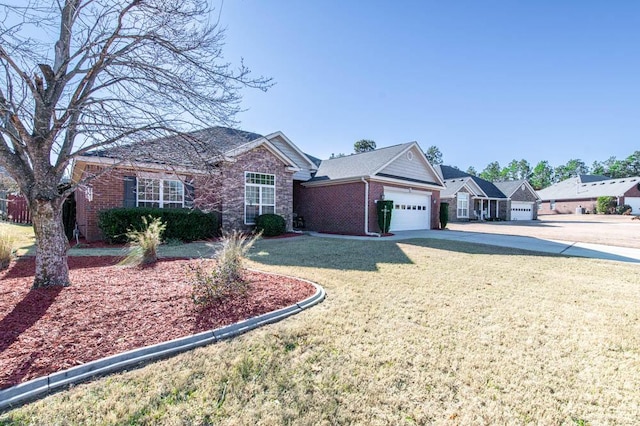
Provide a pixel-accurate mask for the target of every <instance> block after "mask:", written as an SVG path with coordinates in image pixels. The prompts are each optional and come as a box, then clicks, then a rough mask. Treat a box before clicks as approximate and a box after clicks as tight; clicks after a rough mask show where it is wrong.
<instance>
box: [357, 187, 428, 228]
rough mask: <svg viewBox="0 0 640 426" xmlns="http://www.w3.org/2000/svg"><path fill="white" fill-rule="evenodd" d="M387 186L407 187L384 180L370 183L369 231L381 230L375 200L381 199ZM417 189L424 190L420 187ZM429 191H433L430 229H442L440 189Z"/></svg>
mask: <svg viewBox="0 0 640 426" xmlns="http://www.w3.org/2000/svg"><path fill="white" fill-rule="evenodd" d="M385 186H386V187H389V188H407V186H402V185H393V184H388V183H382V182H371V183H370V184H369V232H380V228H379V227H378V216H377V214H378V213H377V209H376V204H375V201H376V200H379V199H380V196H381V195H382V194H383V193H384V187H385ZM415 189H416V190H420V191H422V190H421V189H419V188H415ZM427 192H431V205H430V206H429V208H430V209H431V210H430V213H431V218H430V221H431V223H430V224H429V226H430V229H440V191H433V190H432V191H427ZM434 200H435V203H434Z"/></svg>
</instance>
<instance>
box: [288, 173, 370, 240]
mask: <svg viewBox="0 0 640 426" xmlns="http://www.w3.org/2000/svg"><path fill="white" fill-rule="evenodd" d="M364 189H365V188H364V183H362V182H353V183H345V184H342V185H329V186H315V187H302V186H301V185H300V184H297V185H296V189H295V195H296V197H295V200H296V201H295V210H296V213H297V214H298V215H300V216H303V217H304V219H305V225H306V229H308V230H310V231H324V232H340V233H345V234H359V235H360V234H363V233H364V210H363V205H364ZM370 200H371V195H370ZM374 211H375V210H374Z"/></svg>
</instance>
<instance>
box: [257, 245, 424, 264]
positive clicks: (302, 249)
mask: <svg viewBox="0 0 640 426" xmlns="http://www.w3.org/2000/svg"><path fill="white" fill-rule="evenodd" d="M250 258H251V260H253V261H255V262H257V263H262V264H265V265H276V266H278V265H282V266H284V265H286V266H299V267H309V268H327V269H339V270H351V271H377V270H378V264H381V263H393V264H412V263H413V261H412V260H411V259H409V257H407V255H406V254H405V253H404V252H403V251H402V250H401V249H400V248H399V247H398V245H397V244H396V243H395V242H394V241H358V240H338V239H335V238H318V237H299V238H289V239H282V240H268V241H265V240H260V241H258V242H257V243H256V245H255V246H254V248H253V250H252V251H251V254H250Z"/></svg>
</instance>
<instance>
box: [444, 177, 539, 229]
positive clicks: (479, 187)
mask: <svg viewBox="0 0 640 426" xmlns="http://www.w3.org/2000/svg"><path fill="white" fill-rule="evenodd" d="M436 170H437V171H438V174H439V175H440V176H441V177H442V178H443V180H444V183H445V186H446V189H445V190H444V191H442V193H441V195H440V198H441V200H442V202H447V203H449V220H450V221H452V222H456V221H459V222H463V221H469V220H495V219H498V220H534V219H537V218H538V214H537V204H536V202H537V201H538V197H537V195H536V192H535V191H534V189H533V188H532V187H531V185H530V184H529V183H528V182H527V181H526V180H517V181H506V182H497V183H493V182H489V181H487V180H485V179H482V178H480V177H478V176H472V175H470V174H469V173H465V172H463V171H462V170H459V169H456V168H455V167H451V166H437V168H436Z"/></svg>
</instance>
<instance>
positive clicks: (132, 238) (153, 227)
mask: <svg viewBox="0 0 640 426" xmlns="http://www.w3.org/2000/svg"><path fill="white" fill-rule="evenodd" d="M142 222H143V223H144V225H145V227H144V229H143V230H142V231H136V230H131V231H129V232H127V238H128V239H129V243H130V247H129V252H128V253H127V256H126V257H125V258H124V259H123V260H122V262H120V264H121V265H146V264H149V263H154V262H156V261H157V260H158V247H159V246H160V243H161V242H162V233H163V232H164V230H165V229H166V228H167V226H166V225H165V224H164V223H162V221H161V220H160V219H158V218H153V217H151V216H150V217H149V221H147V218H146V217H143V218H142Z"/></svg>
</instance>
